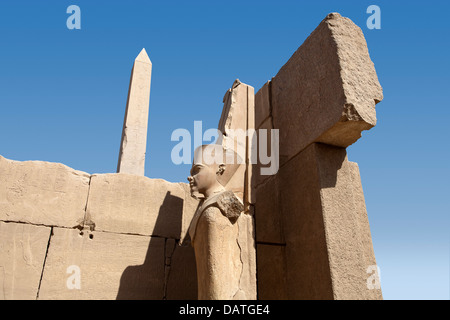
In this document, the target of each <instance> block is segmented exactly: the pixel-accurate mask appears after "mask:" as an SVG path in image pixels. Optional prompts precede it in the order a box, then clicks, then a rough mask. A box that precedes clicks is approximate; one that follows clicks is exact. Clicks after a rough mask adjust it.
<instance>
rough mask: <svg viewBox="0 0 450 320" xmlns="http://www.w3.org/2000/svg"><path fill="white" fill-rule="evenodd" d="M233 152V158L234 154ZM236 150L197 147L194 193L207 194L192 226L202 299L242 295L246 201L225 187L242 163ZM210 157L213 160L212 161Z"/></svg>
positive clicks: (204, 195)
mask: <svg viewBox="0 0 450 320" xmlns="http://www.w3.org/2000/svg"><path fill="white" fill-rule="evenodd" d="M230 155H231V157H230ZM235 156H236V154H235V153H234V152H227V151H226V150H224V149H223V148H222V146H221V145H204V146H201V147H199V148H197V149H196V151H195V153H194V162H193V164H192V169H191V172H190V173H191V175H190V176H189V177H188V180H189V185H190V188H191V195H193V196H194V195H195V193H199V194H201V195H203V198H202V199H201V201H200V204H199V207H198V209H197V211H196V213H195V215H194V217H193V219H192V222H191V225H190V227H189V235H190V237H191V244H192V246H193V247H194V251H195V260H196V264H197V278H198V299H199V300H230V299H233V298H237V297H239V295H238V291H239V285H240V284H239V281H240V277H241V273H242V268H243V264H242V260H241V248H240V246H239V242H238V233H239V227H238V224H237V220H238V219H239V217H240V215H241V212H242V211H243V210H244V206H243V203H242V202H241V200H240V199H239V198H237V197H236V196H235V194H234V193H233V192H232V191H227V190H226V189H225V188H224V186H225V185H226V183H227V182H228V181H229V179H230V178H231V177H232V176H233V174H234V172H235V171H236V169H237V166H238V164H237V163H236V161H229V160H230V159H234V160H236V157H235ZM208 160H209V161H208Z"/></svg>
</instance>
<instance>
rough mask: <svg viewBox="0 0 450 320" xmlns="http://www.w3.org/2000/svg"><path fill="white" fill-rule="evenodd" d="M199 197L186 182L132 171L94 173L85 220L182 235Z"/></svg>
mask: <svg viewBox="0 0 450 320" xmlns="http://www.w3.org/2000/svg"><path fill="white" fill-rule="evenodd" d="M197 203H198V201H197V200H195V199H194V198H192V197H191V196H190V194H189V191H188V186H187V184H182V183H170V182H167V181H165V180H162V179H150V178H147V177H142V176H136V175H129V174H122V173H118V174H98V175H93V176H92V179H91V187H90V190H89V201H88V205H87V210H86V213H87V220H86V224H88V225H92V226H95V230H96V231H108V232H116V233H127V234H140V235H152V236H160V237H166V238H173V239H180V238H183V237H184V234H185V233H186V231H187V229H188V228H189V223H190V218H192V216H193V215H194V213H195V209H196V204H197Z"/></svg>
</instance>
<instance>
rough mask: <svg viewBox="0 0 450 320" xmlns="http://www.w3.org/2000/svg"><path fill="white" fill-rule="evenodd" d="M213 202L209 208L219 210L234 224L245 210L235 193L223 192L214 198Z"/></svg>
mask: <svg viewBox="0 0 450 320" xmlns="http://www.w3.org/2000/svg"><path fill="white" fill-rule="evenodd" d="M212 200H213V201H211V202H210V203H209V204H208V206H207V207H210V206H213V207H216V208H218V209H219V210H220V211H221V212H222V214H223V215H224V216H225V217H227V218H228V219H230V221H231V222H232V223H234V222H235V221H236V220H237V219H238V218H239V216H240V215H241V212H242V211H243V210H244V204H243V203H242V201H241V200H240V199H239V198H238V197H237V196H236V195H235V194H234V192H233V191H229V190H227V191H223V192H221V193H219V194H218V195H216V196H214V199H212ZM205 209H206V208H205Z"/></svg>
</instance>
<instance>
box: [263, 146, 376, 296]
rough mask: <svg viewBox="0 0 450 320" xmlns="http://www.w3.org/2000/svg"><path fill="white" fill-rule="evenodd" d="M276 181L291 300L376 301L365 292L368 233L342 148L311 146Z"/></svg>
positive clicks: (286, 166)
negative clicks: (280, 188)
mask: <svg viewBox="0 0 450 320" xmlns="http://www.w3.org/2000/svg"><path fill="white" fill-rule="evenodd" d="M299 168H301V170H299ZM278 178H279V179H280V182H279V183H280V184H282V185H283V187H284V191H283V192H281V199H280V200H281V201H280V203H281V211H282V216H283V228H284V236H285V240H286V263H287V278H288V279H289V282H288V289H287V290H288V296H289V298H291V299H374V298H377V297H378V295H377V294H374V293H373V292H372V291H371V290H368V288H367V278H368V274H367V273H366V270H367V265H366V258H365V252H368V251H370V249H368V248H367V247H368V244H367V237H370V234H367V230H368V229H367V226H366V225H364V227H362V224H361V222H360V221H362V220H364V219H361V218H360V217H359V215H360V210H361V209H360V208H359V209H358V206H360V205H355V203H357V202H358V201H361V199H360V197H361V194H359V195H357V196H356V197H355V194H354V192H355V189H356V190H357V189H358V186H357V184H356V185H355V183H354V181H355V173H354V166H353V165H351V164H350V163H349V162H348V160H347V156H346V151H345V149H344V148H337V147H332V146H328V145H323V144H312V145H311V146H309V147H308V148H306V149H305V150H304V151H302V152H301V153H300V154H298V155H297V156H295V157H294V158H292V159H291V160H290V161H289V162H288V163H287V164H286V165H285V166H283V167H282V168H281V169H280V173H279V177H278ZM355 199H357V200H356V201H355ZM257 224H258V221H257ZM364 243H366V244H364ZM372 250H373V249H372Z"/></svg>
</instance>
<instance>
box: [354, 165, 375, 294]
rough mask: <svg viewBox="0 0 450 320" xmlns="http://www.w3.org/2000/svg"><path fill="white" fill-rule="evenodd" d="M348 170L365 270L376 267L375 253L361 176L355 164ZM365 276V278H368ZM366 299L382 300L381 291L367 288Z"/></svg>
mask: <svg viewBox="0 0 450 320" xmlns="http://www.w3.org/2000/svg"><path fill="white" fill-rule="evenodd" d="M348 169H349V171H350V174H351V179H352V189H353V201H354V204H355V210H356V211H355V213H356V217H357V225H358V238H359V241H360V242H361V248H362V253H363V257H364V267H365V268H366V271H367V268H369V267H373V266H376V265H377V262H376V259H375V253H374V250H373V244H372V236H371V233H370V225H369V218H368V216H367V210H366V202H365V199H364V192H363V188H362V184H361V176H360V174H359V167H358V164H357V163H355V162H351V161H349V162H348ZM369 275H370V274H367V275H366V276H369ZM366 297H367V298H368V299H371V300H380V299H383V295H382V292H381V289H376V288H372V289H369V288H367V291H366Z"/></svg>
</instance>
